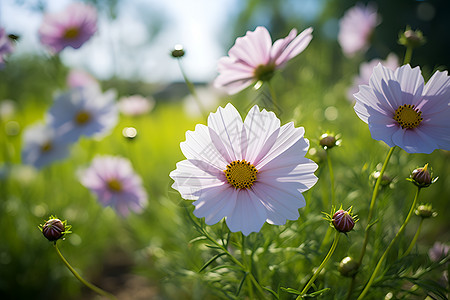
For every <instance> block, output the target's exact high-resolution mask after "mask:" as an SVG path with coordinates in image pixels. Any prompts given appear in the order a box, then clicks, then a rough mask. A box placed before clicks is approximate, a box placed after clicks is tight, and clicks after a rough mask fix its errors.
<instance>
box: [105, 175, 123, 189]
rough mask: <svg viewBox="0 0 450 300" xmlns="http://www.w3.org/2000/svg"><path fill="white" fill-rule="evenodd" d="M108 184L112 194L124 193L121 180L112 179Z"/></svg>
mask: <svg viewBox="0 0 450 300" xmlns="http://www.w3.org/2000/svg"><path fill="white" fill-rule="evenodd" d="M106 183H107V184H108V188H109V189H110V190H111V191H112V192H120V191H122V183H121V182H120V181H119V180H117V179H115V178H112V179H110V180H108V181H107V182H106Z"/></svg>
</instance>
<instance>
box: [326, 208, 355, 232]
mask: <svg viewBox="0 0 450 300" xmlns="http://www.w3.org/2000/svg"><path fill="white" fill-rule="evenodd" d="M331 221H332V222H333V226H334V228H336V230H337V231H339V232H343V233H346V232H349V231H351V230H352V229H353V227H354V226H355V219H354V218H353V217H352V216H351V215H350V212H348V211H345V210H343V209H340V210H338V211H337V212H335V213H334V215H333V218H332V220H331Z"/></svg>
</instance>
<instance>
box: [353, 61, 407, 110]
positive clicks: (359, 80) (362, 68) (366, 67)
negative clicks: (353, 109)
mask: <svg viewBox="0 0 450 300" xmlns="http://www.w3.org/2000/svg"><path fill="white" fill-rule="evenodd" d="M379 63H381V64H382V65H383V66H385V67H387V68H389V69H391V70H392V71H394V70H395V69H397V68H398V67H399V66H400V65H399V63H398V57H397V55H395V54H393V53H391V54H389V55H388V57H387V58H386V59H385V60H381V59H378V58H376V59H372V60H371V61H369V62H363V63H362V64H360V65H359V74H358V76H356V77H355V78H353V85H352V86H351V87H350V88H349V89H348V91H347V96H348V99H349V100H350V101H352V102H354V101H355V97H354V96H353V95H354V94H356V93H357V92H358V90H359V86H360V85H363V84H366V85H367V84H369V79H370V76H372V73H373V68H375V67H376V66H377V65H378V64H379Z"/></svg>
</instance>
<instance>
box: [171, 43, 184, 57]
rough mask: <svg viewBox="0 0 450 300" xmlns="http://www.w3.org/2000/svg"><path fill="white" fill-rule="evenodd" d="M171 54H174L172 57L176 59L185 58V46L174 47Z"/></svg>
mask: <svg viewBox="0 0 450 300" xmlns="http://www.w3.org/2000/svg"><path fill="white" fill-rule="evenodd" d="M171 54H172V57H175V58H180V57H183V56H184V54H185V52H184V49H183V45H180V44H177V45H175V46H174V47H173V50H172V52H171Z"/></svg>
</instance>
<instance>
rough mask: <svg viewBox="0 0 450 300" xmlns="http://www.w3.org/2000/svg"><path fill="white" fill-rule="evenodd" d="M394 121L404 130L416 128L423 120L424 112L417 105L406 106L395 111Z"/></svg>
mask: <svg viewBox="0 0 450 300" xmlns="http://www.w3.org/2000/svg"><path fill="white" fill-rule="evenodd" d="M394 120H395V121H397V123H398V125H400V126H401V127H402V128H403V129H405V128H411V129H412V128H416V127H417V126H419V124H420V122H422V120H423V118H422V112H421V111H420V110H419V109H418V108H416V106H415V105H411V104H404V105H401V106H399V107H398V108H397V109H396V110H395V113H394Z"/></svg>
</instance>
